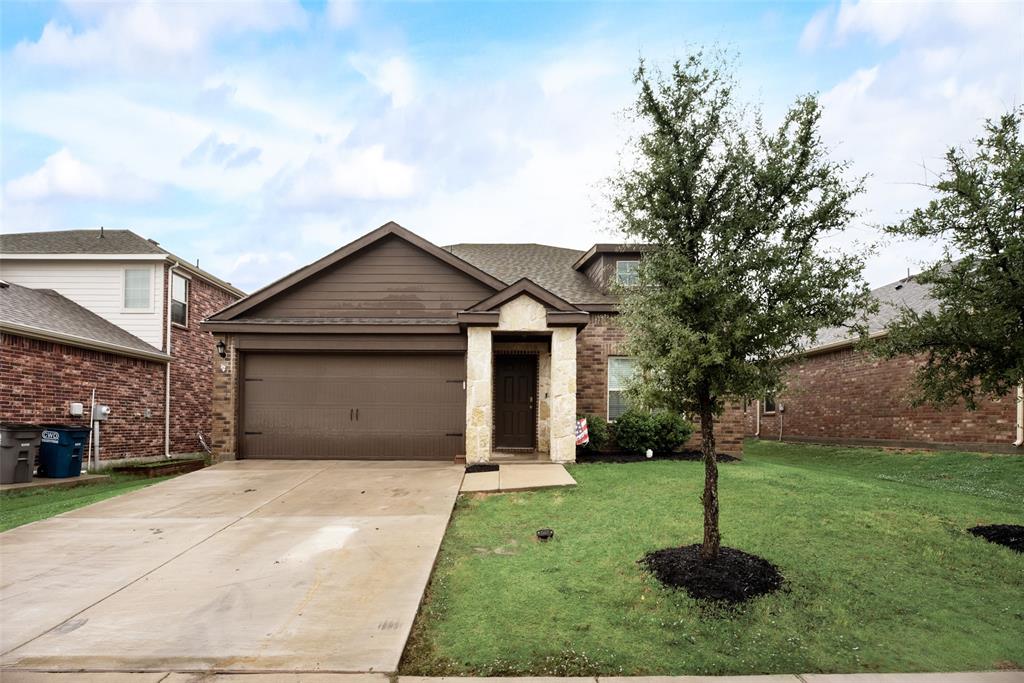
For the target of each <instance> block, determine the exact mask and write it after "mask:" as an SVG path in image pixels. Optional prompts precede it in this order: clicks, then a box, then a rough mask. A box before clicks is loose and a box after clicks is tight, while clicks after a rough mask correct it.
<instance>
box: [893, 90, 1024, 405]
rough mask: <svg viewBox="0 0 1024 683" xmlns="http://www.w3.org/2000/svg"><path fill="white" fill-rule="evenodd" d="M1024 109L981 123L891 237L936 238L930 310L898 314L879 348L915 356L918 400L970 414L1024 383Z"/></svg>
mask: <svg viewBox="0 0 1024 683" xmlns="http://www.w3.org/2000/svg"><path fill="white" fill-rule="evenodd" d="M1022 119H1024V107H1019V108H1017V109H1015V110H1013V111H1011V112H1009V113H1007V114H1005V115H1004V116H1002V117H1000V118H999V119H998V120H994V121H988V122H986V124H985V134H984V135H983V136H982V137H980V138H979V139H977V140H976V144H975V149H974V150H973V151H968V150H964V149H962V148H953V149H950V150H949V151H948V152H947V153H946V156H945V163H946V168H945V170H944V172H943V173H942V174H941V175H940V176H939V179H938V182H936V183H935V184H934V185H933V186H932V189H933V190H934V191H935V192H936V193H937V196H936V198H935V199H933V200H932V201H930V202H929V203H928V205H927V206H925V207H923V208H919V209H917V210H915V211H914V212H913V213H912V214H911V215H910V216H909V217H908V218H907V219H906V220H904V221H902V222H900V223H897V224H895V225H892V226H889V227H888V228H886V229H887V231H888V232H889V233H891V234H893V235H897V236H902V237H917V238H921V237H924V238H934V239H941V240H943V243H944V254H943V257H942V258H941V259H940V260H938V261H937V262H936V263H934V264H932V265H931V266H930V267H929V268H927V269H925V270H924V271H923V272H922V273H921V274H919V275H918V276H917V278H916V279H917V280H918V282H920V283H921V284H924V285H927V286H928V287H929V288H930V294H931V296H932V297H933V298H934V299H935V300H936V301H937V307H936V308H935V309H934V310H928V311H923V312H921V311H914V310H910V309H909V308H907V309H904V310H903V311H902V312H901V314H900V316H899V318H898V319H897V320H896V321H894V322H893V323H892V324H891V325H890V326H889V334H888V336H887V337H885V338H883V339H882V340H880V341H879V342H878V345H877V348H878V351H879V353H881V354H882V355H883V356H886V357H894V356H897V355H902V354H921V355H923V357H924V364H923V365H922V366H921V368H920V370H919V371H918V372H917V374H916V376H915V392H914V396H913V398H914V400H915V402H917V403H923V402H930V403H935V404H939V405H948V404H952V403H956V402H959V401H963V402H964V403H965V404H966V405H967V407H969V408H975V407H976V406H977V401H978V399H979V398H980V397H982V396H989V397H995V396H1005V395H1007V394H1008V393H1010V392H1011V391H1012V390H1013V388H1014V387H1015V386H1016V385H1018V384H1020V383H1021V381H1024V141H1022V137H1021V123H1022Z"/></svg>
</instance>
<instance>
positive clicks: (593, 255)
mask: <svg viewBox="0 0 1024 683" xmlns="http://www.w3.org/2000/svg"><path fill="white" fill-rule="evenodd" d="M639 258H640V251H638V250H637V249H635V248H633V249H631V248H629V247H625V246H623V245H596V246H594V247H593V248H591V249H590V250H589V251H586V252H583V251H578V250H573V249H562V248H558V247H548V246H543V245H537V244H458V245H453V246H450V247H439V246H436V245H434V244H432V243H430V242H428V241H427V240H425V239H423V238H422V237H419V236H417V235H415V234H413V233H412V232H410V231H408V230H406V229H404V228H402V227H401V226H399V225H397V224H395V223H388V224H386V225H384V226H382V227H381V228H379V229H377V230H375V231H373V232H371V233H369V234H367V235H365V236H363V237H361V238H359V239H357V240H355V241H354V242H352V243H351V244H348V245H347V246H345V247H342V248H341V249H339V250H337V251H335V252H334V253H332V254H329V255H328V256H326V257H324V258H322V259H320V260H319V261H316V262H314V263H312V264H310V265H308V266H306V267H305V268H301V269H300V270H298V271H296V272H294V273H292V274H291V275H288V276H286V277H284V278H282V279H280V280H278V281H277V282H274V283H273V284H271V285H268V286H267V287H264V288H263V289H261V290H259V291H257V292H255V293H253V294H251V295H250V296H248V297H246V298H244V299H242V300H241V301H238V302H236V303H234V304H232V305H231V306H228V307H227V308H226V309H224V310H223V311H220V312H219V313H217V314H215V315H213V316H211V317H210V318H209V319H208V320H207V321H206V322H205V324H204V326H205V327H206V328H207V329H209V330H210V331H212V332H214V334H215V336H216V337H217V338H218V340H221V341H223V342H224V355H223V358H218V359H217V362H218V369H217V370H216V372H215V375H216V379H215V382H214V385H215V394H214V448H215V451H216V452H217V454H218V455H219V457H221V458H235V457H244V458H380V459H388V458H394V459H405V458H423V459H438V460H452V459H454V458H460V457H461V456H465V457H466V460H467V461H468V462H471V463H472V462H483V461H488V460H491V459H492V455H494V454H499V457H502V456H504V457H515V456H516V454H520V457H525V458H531V459H532V458H539V459H545V460H552V461H555V462H567V461H572V460H574V459H575V420H576V414H577V412H583V413H591V414H597V415H601V416H608V417H610V418H612V419H614V418H615V417H616V416H617V415H619V414H621V411H622V410H623V409H624V402H623V399H622V394H621V391H620V389H621V387H622V382H623V380H624V378H626V377H628V375H629V372H630V370H631V367H630V362H629V359H627V358H624V357H623V356H622V355H621V349H620V344H621V342H622V340H623V335H622V332H621V331H620V330H619V329H618V328H616V327H615V326H614V320H613V319H614V316H615V314H616V298H615V297H614V296H613V295H612V294H610V293H609V285H610V282H611V280H612V278H617V279H619V280H620V281H623V282H625V283H627V284H628V283H629V282H630V281H631V279H632V278H633V277H635V268H636V264H637V262H638V260H639ZM742 436H743V418H742V413H741V412H740V411H739V410H738V409H737V410H734V411H731V412H729V413H728V414H727V417H726V418H725V419H724V420H723V423H722V424H721V427H720V430H719V432H718V434H717V442H718V446H719V450H721V451H722V452H726V453H739V452H740V451H741V448H742Z"/></svg>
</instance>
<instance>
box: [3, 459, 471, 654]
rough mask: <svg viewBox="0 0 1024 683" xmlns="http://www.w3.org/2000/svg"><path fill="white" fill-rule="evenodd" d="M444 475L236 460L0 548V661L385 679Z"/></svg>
mask: <svg viewBox="0 0 1024 683" xmlns="http://www.w3.org/2000/svg"><path fill="white" fill-rule="evenodd" d="M462 474H463V468H462V467H460V466H454V465H446V464H434V463H410V462H392V463H389V462H381V463H371V462H313V461H262V462H261V461H239V462H232V463H224V464H221V465H217V466H216V467H212V468H208V469H205V470H201V471H199V472H194V473H192V474H187V475H185V476H182V477H178V478H176V479H173V480H171V481H168V482H165V483H162V484H158V485H155V486H152V487H149V488H146V489H143V490H141V491H137V492H134V493H130V494H127V495H124V496H120V497H118V498H113V499H110V500H107V501H104V502H101V503H97V504H95V505H91V506H89V507H86V508H82V509H80V510H76V511H74V512H70V513H66V514H64V515H61V516H59V517H54V518H52V519H48V520H44V521H41V522H37V523H35V524H30V525H27V526H24V527H21V528H18V529H13V530H11V531H9V532H7V533H4V534H2V535H0V653H2V656H0V666H2V667H3V668H23V669H37V670H47V671H59V670H78V671H82V670H96V671H204V670H214V671H337V672H369V671H382V672H392V671H395V670H396V669H397V667H398V660H399V657H400V656H401V654H402V648H403V647H404V645H405V641H406V638H407V637H408V635H409V629H410V627H411V626H412V622H413V618H414V617H415V615H416V610H417V607H418V606H419V601H420V598H421V596H422V594H423V590H424V588H425V587H426V584H427V580H428V578H429V576H430V571H431V568H432V567H433V563H434V558H435V556H436V554H437V550H438V547H439V545H440V542H441V538H442V536H443V535H444V531H445V527H446V525H447V523H448V517H449V515H450V514H451V510H452V506H453V504H454V501H455V497H456V495H457V494H458V490H459V484H460V483H461V480H462Z"/></svg>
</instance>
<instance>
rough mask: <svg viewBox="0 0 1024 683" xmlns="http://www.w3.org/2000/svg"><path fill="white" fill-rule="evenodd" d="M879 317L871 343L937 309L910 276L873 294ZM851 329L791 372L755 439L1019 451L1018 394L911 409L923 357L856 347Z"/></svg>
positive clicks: (757, 408) (767, 402)
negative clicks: (907, 316) (902, 316)
mask: <svg viewBox="0 0 1024 683" xmlns="http://www.w3.org/2000/svg"><path fill="white" fill-rule="evenodd" d="M873 294H874V296H875V298H876V299H877V300H878V302H879V311H878V313H877V314H875V315H873V316H872V317H871V319H870V320H869V324H868V328H869V333H870V335H871V336H872V337H874V338H878V337H880V336H884V335H885V334H886V333H887V332H886V328H887V326H888V325H889V323H890V322H892V321H893V320H894V319H895V318H896V317H897V315H898V314H899V311H900V309H901V308H902V307H904V306H906V307H909V308H911V309H913V310H915V311H918V312H922V313H923V312H925V311H927V310H934V309H935V308H936V307H937V305H938V304H937V302H936V301H935V300H934V299H932V298H931V297H930V296H929V295H928V288H927V287H926V286H925V285H922V284H920V283H919V282H917V280H916V279H914V278H913V277H909V278H906V279H903V280H899V281H897V282H893V283H891V284H888V285H885V286H884V287H880V288H878V289H876V290H874V292H873ZM856 343H857V339H856V338H854V337H853V336H851V334H850V332H849V330H847V329H844V328H835V329H829V330H823V331H822V332H821V333H819V335H818V339H817V341H816V342H815V343H814V345H813V346H811V347H810V348H808V349H807V351H805V352H804V353H803V354H802V356H801V357H800V359H799V360H797V361H796V362H795V363H794V364H793V365H792V366H791V367H790V368H789V370H788V371H787V375H786V381H787V386H786V389H785V391H784V392H782V393H781V394H780V395H778V396H767V397H765V398H764V399H763V400H761V401H757V402H755V403H754V404H753V405H752V406H751V409H750V411H749V414H748V430H749V433H750V434H752V435H755V436H759V437H760V438H762V439H779V440H782V441H803V442H812V443H824V444H848V445H860V446H885V447H908V448H936V449H961V450H972V451H995V452H1005V453H1020V452H1021V446H1020V443H1021V441H1022V436H1021V423H1022V421H1024V416H1022V414H1021V413H1022V407H1024V404H1022V403H1021V402H1020V401H1019V399H1018V398H1017V397H1016V396H1007V397H1005V398H1003V399H1001V400H986V401H981V402H980V403H979V405H978V409H977V410H974V411H970V410H967V409H966V408H965V407H963V405H962V404H961V405H957V406H953V407H949V408H936V407H933V406H927V405H925V406H916V407H915V406H912V405H911V403H910V393H911V390H912V382H913V375H914V372H915V371H916V370H917V369H918V368H919V367H920V366H921V363H922V359H921V358H920V357H913V356H906V357H901V358H897V359H893V360H885V359H881V358H878V357H875V356H873V355H871V354H870V353H868V352H866V351H863V350H860V349H858V348H856Z"/></svg>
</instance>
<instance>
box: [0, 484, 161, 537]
mask: <svg viewBox="0 0 1024 683" xmlns="http://www.w3.org/2000/svg"><path fill="white" fill-rule="evenodd" d="M170 478H171V477H153V478H152V479H140V478H139V477H136V476H131V475H125V474H111V475H110V479H109V480H107V481H103V482H99V483H95V484H94V483H89V484H82V485H79V486H72V487H70V488H52V489H25V490H21V491H14V492H12V493H4V494H2V495H0V531H7V530H8V529H13V528H14V527H17V526H21V525H22V524H28V523H29V522H36V521H39V520H40V519H46V518H47V517H53V516H54V515H59V514H61V513H63V512H68V511H69V510H74V509H76V508H80V507H84V506H86V505H91V504H92V503H98V502H99V501H101V500H106V499H107V498H113V497H114V496H119V495H121V494H122V493H128V492H129V491H135V490H136V489H141V488H144V487H146V486H150V485H151V484H157V483H159V482H161V481H165V480H167V479H170Z"/></svg>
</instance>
